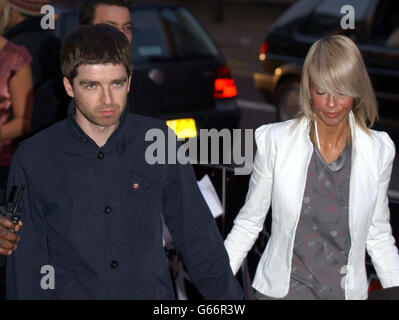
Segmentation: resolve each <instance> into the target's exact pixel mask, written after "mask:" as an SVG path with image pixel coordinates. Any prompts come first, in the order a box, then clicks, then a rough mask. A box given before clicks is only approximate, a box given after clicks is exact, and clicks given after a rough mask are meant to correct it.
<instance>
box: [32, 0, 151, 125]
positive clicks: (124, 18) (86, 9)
mask: <svg viewBox="0 0 399 320" xmlns="http://www.w3.org/2000/svg"><path fill="white" fill-rule="evenodd" d="M130 8H131V5H130V1H128V0H86V1H84V2H83V3H82V4H81V6H80V8H79V13H78V15H79V24H80V25H90V24H98V23H106V24H109V25H112V26H113V27H115V28H117V29H119V30H120V31H122V32H123V33H124V34H125V36H126V37H127V38H128V40H129V42H130V43H131V42H132V39H133V30H134V28H133V22H132V19H131V14H130ZM69 101H70V98H69V96H68V95H67V94H66V93H65V90H64V87H63V85H62V78H61V77H57V78H55V79H52V80H50V81H48V82H47V83H45V84H44V85H43V86H42V87H41V88H39V90H38V91H37V92H36V94H35V102H34V108H33V114H32V132H34V133H35V132H38V131H40V130H41V129H43V128H46V127H48V126H49V125H51V124H53V123H54V122H56V121H59V120H62V119H65V117H66V116H67V107H68V103H69ZM158 103H159V102H158V99H157V86H156V85H155V83H154V82H153V81H152V80H151V79H150V78H148V77H147V76H146V75H145V74H143V73H141V72H140V71H138V70H134V72H133V76H132V82H131V90H130V92H129V95H128V106H129V111H130V112H133V113H136V114H141V115H145V116H151V117H157V116H158Z"/></svg>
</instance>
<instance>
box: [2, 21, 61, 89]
mask: <svg viewBox="0 0 399 320" xmlns="http://www.w3.org/2000/svg"><path fill="white" fill-rule="evenodd" d="M41 19H42V17H29V18H27V19H26V20H24V21H22V22H21V23H18V24H17V25H15V26H13V27H12V28H10V29H8V30H6V32H5V33H4V37H6V38H7V39H8V40H10V41H12V42H14V43H16V44H19V45H22V46H25V47H26V48H27V49H28V51H29V53H30V55H31V56H32V58H33V60H32V63H31V66H32V76H33V87H34V89H35V90H36V89H37V88H38V87H39V86H40V85H41V84H43V83H44V82H46V81H47V80H49V79H51V78H53V77H55V76H56V75H57V74H60V68H59V65H60V49H61V43H60V40H59V39H58V38H57V37H56V35H55V33H54V31H53V30H43V29H42V28H41V25H40V21H41Z"/></svg>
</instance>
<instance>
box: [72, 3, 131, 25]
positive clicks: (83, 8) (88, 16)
mask: <svg viewBox="0 0 399 320" xmlns="http://www.w3.org/2000/svg"><path fill="white" fill-rule="evenodd" d="M100 4H105V5H108V6H119V7H125V8H127V9H129V10H130V9H131V6H132V5H131V1H130V0H86V1H85V2H83V3H82V4H81V5H80V8H79V15H78V16H79V24H80V25H89V24H93V20H94V14H95V11H96V7H97V6H98V5H100Z"/></svg>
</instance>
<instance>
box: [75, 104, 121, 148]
mask: <svg viewBox="0 0 399 320" xmlns="http://www.w3.org/2000/svg"><path fill="white" fill-rule="evenodd" d="M127 113H128V110H127V107H126V108H125V110H123V112H122V114H121V117H120V118H119V125H118V128H116V130H115V131H114V132H113V133H112V134H111V136H110V137H109V138H108V140H107V142H106V144H105V145H104V146H103V147H101V148H103V149H108V148H109V147H116V151H117V152H118V153H119V154H123V153H124V152H125V148H126V138H125V134H124V131H125V128H126V118H127ZM75 115H76V104H75V100H74V99H72V100H71V102H70V103H69V105H68V122H69V124H70V127H71V129H72V130H71V131H72V134H73V135H74V137H75V138H76V139H77V140H78V141H80V142H82V143H91V144H93V145H94V146H96V147H97V148H99V147H98V146H97V144H96V143H95V142H94V141H93V139H92V138H90V137H89V136H88V135H87V134H86V133H85V132H84V131H83V130H82V128H81V127H80V126H79V124H78V123H77V122H76V118H75Z"/></svg>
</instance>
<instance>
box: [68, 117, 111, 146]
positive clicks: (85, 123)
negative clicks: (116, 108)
mask: <svg viewBox="0 0 399 320" xmlns="http://www.w3.org/2000/svg"><path fill="white" fill-rule="evenodd" d="M75 119H76V123H77V124H78V125H79V126H80V127H81V129H82V130H83V132H84V133H86V134H87V135H88V136H89V137H90V138H91V139H92V140H93V141H94V142H95V143H96V144H97V146H99V147H100V148H101V147H103V146H104V145H105V144H106V143H107V141H108V139H109V137H110V136H111V135H112V133H113V132H114V131H115V130H116V129H117V128H118V126H119V121H118V122H117V123H116V124H114V125H111V126H107V127H103V126H99V125H96V124H94V123H92V122H90V121H89V120H87V119H86V118H85V117H84V116H83V115H82V114H81V113H80V112H76V115H75Z"/></svg>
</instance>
